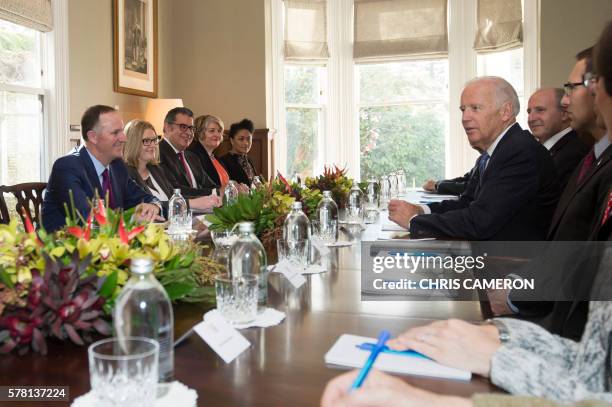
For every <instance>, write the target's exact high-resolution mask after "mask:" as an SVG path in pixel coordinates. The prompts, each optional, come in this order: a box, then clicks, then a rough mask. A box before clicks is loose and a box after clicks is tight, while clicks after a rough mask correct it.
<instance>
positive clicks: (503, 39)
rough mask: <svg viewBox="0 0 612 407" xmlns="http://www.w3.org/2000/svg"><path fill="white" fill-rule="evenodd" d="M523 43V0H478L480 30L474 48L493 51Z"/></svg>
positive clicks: (518, 45)
mask: <svg viewBox="0 0 612 407" xmlns="http://www.w3.org/2000/svg"><path fill="white" fill-rule="evenodd" d="M527 1H531V0H527ZM522 45H523V9H522V6H521V0H478V30H477V32H476V38H475V39H474V49H475V50H476V51H478V52H492V51H502V50H506V49H512V48H517V47H520V46H522Z"/></svg>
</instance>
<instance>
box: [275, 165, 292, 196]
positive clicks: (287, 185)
mask: <svg viewBox="0 0 612 407" xmlns="http://www.w3.org/2000/svg"><path fill="white" fill-rule="evenodd" d="M277 174H278V179H280V180H281V182H282V183H283V184H284V185H285V190H286V191H287V192H288V193H289V194H291V193H292V192H293V188H291V184H289V182H287V180H286V179H285V177H283V176H282V175H281V173H280V171H277Z"/></svg>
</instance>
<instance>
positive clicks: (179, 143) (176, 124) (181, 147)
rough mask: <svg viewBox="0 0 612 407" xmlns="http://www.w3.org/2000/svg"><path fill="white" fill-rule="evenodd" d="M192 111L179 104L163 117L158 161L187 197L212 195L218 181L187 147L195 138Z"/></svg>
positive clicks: (168, 176)
mask: <svg viewBox="0 0 612 407" xmlns="http://www.w3.org/2000/svg"><path fill="white" fill-rule="evenodd" d="M193 136H194V134H193V112H192V111H191V110H190V109H188V108H186V107H176V108H174V109H172V110H170V111H169V112H168V113H167V114H166V118H165V119H164V138H163V140H162V142H161V143H159V155H160V157H159V161H160V163H159V164H160V166H161V167H162V168H163V170H164V173H165V175H166V178H168V180H169V181H170V183H171V184H172V187H173V188H180V189H181V194H182V195H183V196H184V197H185V198H194V197H198V196H203V195H211V194H213V191H215V192H214V193H217V192H216V188H217V187H218V185H216V184H215V183H214V181H213V180H212V179H211V178H210V176H208V174H207V173H206V171H204V168H202V164H201V163H200V160H199V159H198V157H197V156H196V155H194V154H193V153H192V152H191V151H188V150H187V147H188V146H189V144H191V141H192V140H193Z"/></svg>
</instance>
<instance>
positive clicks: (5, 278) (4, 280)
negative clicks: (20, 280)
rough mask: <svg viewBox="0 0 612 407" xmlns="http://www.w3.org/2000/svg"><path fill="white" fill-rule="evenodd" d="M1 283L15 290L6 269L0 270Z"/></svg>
mask: <svg viewBox="0 0 612 407" xmlns="http://www.w3.org/2000/svg"><path fill="white" fill-rule="evenodd" d="M0 281H2V283H3V284H4V285H5V286H7V287H8V288H15V286H14V285H13V282H12V281H11V276H9V275H8V273H7V272H6V271H5V270H4V269H0Z"/></svg>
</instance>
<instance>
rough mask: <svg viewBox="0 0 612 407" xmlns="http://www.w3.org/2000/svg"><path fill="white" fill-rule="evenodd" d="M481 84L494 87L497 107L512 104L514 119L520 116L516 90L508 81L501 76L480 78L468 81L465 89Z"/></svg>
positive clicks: (519, 104)
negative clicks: (484, 83) (485, 83)
mask: <svg viewBox="0 0 612 407" xmlns="http://www.w3.org/2000/svg"><path fill="white" fill-rule="evenodd" d="M481 82H487V83H490V84H492V85H493V87H494V93H495V101H496V103H497V107H502V105H503V104H504V103H508V102H509V103H510V104H512V113H513V114H514V117H516V116H518V114H519V112H520V111H521V103H520V102H519V98H518V95H517V94H516V90H514V87H512V85H510V83H509V82H508V81H507V80H505V79H504V78H500V77H499V76H479V77H477V78H474V79H472V80H470V81H468V82H467V83H466V84H465V87H464V88H467V87H468V86H470V85H474V84H476V83H481Z"/></svg>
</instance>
